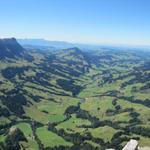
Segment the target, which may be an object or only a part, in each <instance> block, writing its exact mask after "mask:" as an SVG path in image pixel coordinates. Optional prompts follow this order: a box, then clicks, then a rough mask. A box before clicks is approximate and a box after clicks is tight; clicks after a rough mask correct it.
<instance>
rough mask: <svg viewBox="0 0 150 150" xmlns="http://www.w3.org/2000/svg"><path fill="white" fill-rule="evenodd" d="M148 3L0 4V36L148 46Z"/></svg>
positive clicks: (100, 0) (97, 0) (86, 0)
mask: <svg viewBox="0 0 150 150" xmlns="http://www.w3.org/2000/svg"><path fill="white" fill-rule="evenodd" d="M149 9H150V1H148V0H139V1H136V0H133V1H129V0H126V1H119V0H112V1H108V0H106V1H103V0H94V1H90V0H83V1H79V0H72V1H69V0H62V1H58V0H56V1H51V0H50V1H49V0H45V1H42V0H39V1H38V2H37V1H35V0H31V1H29V0H26V1H19V0H13V1H8V0H6V1H2V2H1V6H0V10H1V13H0V17H1V22H2V24H1V29H0V32H1V37H3V38H6V37H15V38H23V39H24V38H27V39H28V38H34V39H39V38H40V39H41V38H42V39H46V40H50V41H66V42H72V43H83V44H94V45H95V44H96V45H133V46H138V45H139V46H150V30H149V26H150V17H149V16H150V12H149Z"/></svg>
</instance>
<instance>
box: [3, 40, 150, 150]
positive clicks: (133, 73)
mask: <svg viewBox="0 0 150 150" xmlns="http://www.w3.org/2000/svg"><path fill="white" fill-rule="evenodd" d="M41 44H42V43H41ZM55 44H56V43H55ZM52 46H55V45H52ZM40 49H41V46H36V47H34V48H33V47H32V46H31V45H28V48H27V49H25V48H23V47H22V46H21V45H20V44H19V43H18V42H17V40H16V39H15V38H11V39H1V40H0V149H2V150H10V149H12V150H20V149H27V150H29V149H33V150H77V149H79V150H80V149H81V150H87V149H89V150H105V149H107V148H114V149H116V150H121V149H122V147H123V146H124V145H125V144H126V143H127V141H129V140H130V139H136V140H137V141H138V142H139V145H140V146H141V147H142V146H150V143H149V141H150V117H149V114H150V53H149V52H143V51H138V52H137V51H135V50H126V51H125V50H122V49H116V50H114V49H109V48H105V49H99V50H92V51H85V50H84V51H82V50H81V49H79V48H77V47H72V48H67V49H58V47H57V49H56V50H55V48H54V49H52V50H51V49H49V50H46V49H45V51H40Z"/></svg>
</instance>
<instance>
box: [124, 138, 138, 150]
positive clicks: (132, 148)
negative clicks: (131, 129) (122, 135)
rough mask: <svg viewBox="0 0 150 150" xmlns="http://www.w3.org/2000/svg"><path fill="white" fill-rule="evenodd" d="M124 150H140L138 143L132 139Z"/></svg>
mask: <svg viewBox="0 0 150 150" xmlns="http://www.w3.org/2000/svg"><path fill="white" fill-rule="evenodd" d="M122 150H139V148H138V142H137V141H136V140H133V139H131V140H130V141H129V142H128V143H127V144H126V145H125V147H124V148H123V149H122Z"/></svg>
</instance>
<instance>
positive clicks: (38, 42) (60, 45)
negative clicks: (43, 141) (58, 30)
mask: <svg viewBox="0 0 150 150" xmlns="http://www.w3.org/2000/svg"><path fill="white" fill-rule="evenodd" d="M17 41H18V42H19V43H20V44H21V45H23V46H25V47H28V46H34V47H36V48H38V47H40V46H41V48H42V47H43V48H44V47H50V48H51V49H65V48H70V47H78V48H81V49H83V50H93V49H95V50H96V49H101V48H103V49H107V48H109V49H110V48H112V49H122V50H126V49H132V50H133V49H135V50H145V51H149V50H150V46H144V45H143V46H142V45H141V46H140V45H138V46H137V45H119V44H112V45H111V44H82V43H71V42H65V41H50V40H45V39H17Z"/></svg>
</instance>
